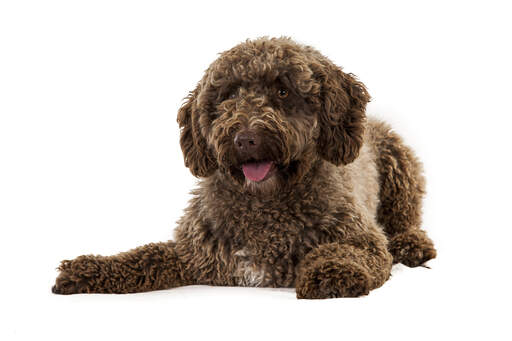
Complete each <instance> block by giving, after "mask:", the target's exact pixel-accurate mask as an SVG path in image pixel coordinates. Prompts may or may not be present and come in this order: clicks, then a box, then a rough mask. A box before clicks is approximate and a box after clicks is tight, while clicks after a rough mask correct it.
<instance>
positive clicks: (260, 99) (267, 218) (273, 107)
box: [53, 38, 436, 298]
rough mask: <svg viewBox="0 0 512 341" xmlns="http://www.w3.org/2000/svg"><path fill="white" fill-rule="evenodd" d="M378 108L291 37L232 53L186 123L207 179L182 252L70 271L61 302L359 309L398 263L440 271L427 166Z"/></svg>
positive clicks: (192, 208)
mask: <svg viewBox="0 0 512 341" xmlns="http://www.w3.org/2000/svg"><path fill="white" fill-rule="evenodd" d="M369 99H370V96H369V95H368V93H367V91H366V89H365V87H364V85H363V84H362V83H360V82H359V81H358V80H356V78H355V77H354V76H353V75H351V74H346V73H344V72H342V70H341V68H339V67H337V66H336V65H334V64H333V63H332V62H331V61H330V60H329V59H327V58H326V57H324V56H322V55H321V54H320V53H319V52H318V51H316V50H315V49H313V48H311V47H309V46H303V45H300V44H297V43H295V42H293V41H292V40H290V39H287V38H279V39H267V38H261V39H256V40H252V41H247V42H245V43H242V44H239V45H237V46H235V47H234V48H232V49H231V50H229V51H226V52H224V53H222V54H221V55H220V57H219V58H218V59H217V60H216V61H215V62H213V64H211V66H210V67H209V68H208V70H207V71H206V73H205V75H204V77H203V78H202V79H201V81H200V82H199V84H198V85H197V87H196V89H195V90H194V91H192V92H191V93H190V94H189V96H188V97H187V99H186V103H185V104H184V105H183V106H182V107H181V109H180V110H179V113H178V123H179V125H180V127H181V138H180V142H181V147H182V149H183V154H184V158H185V165H186V166H187V167H188V168H190V171H191V172H192V174H193V175H195V176H197V177H200V178H201V180H200V183H199V186H198V188H197V189H195V190H194V191H193V199H192V200H191V202H190V205H189V206H188V208H187V209H186V211H185V215H184V216H183V217H182V218H181V220H180V221H179V223H178V227H177V229H176V231H175V239H174V241H169V242H166V243H155V244H149V245H145V246H141V247H139V248H136V249H134V250H131V251H128V252H124V253H120V254H118V255H115V256H108V257H104V256H92V255H89V256H80V257H78V258H76V259H74V260H65V261H63V262H62V264H61V265H60V267H59V270H60V274H59V276H58V278H57V280H56V283H55V286H54V287H53V292H54V293H57V294H75V293H133V292H141V291H149V290H158V289H167V288H173V287H177V286H183V285H189V284H207V285H241V286H261V287H295V288H296V291H297V297H298V298H328V297H353V296H361V295H366V294H368V292H369V291H370V290H372V289H375V288H378V287H380V286H381V285H382V284H383V283H384V282H385V281H386V280H387V279H388V278H389V276H390V270H391V266H392V264H393V263H398V262H400V263H403V264H405V265H407V266H411V267H412V266H418V265H422V264H423V263H424V262H426V261H428V260H429V259H432V258H434V257H435V256H436V251H435V249H434V246H433V244H432V241H431V240H430V239H429V238H428V237H427V235H426V233H425V232H424V231H423V230H421V229H420V226H421V201H422V197H423V195H424V188H425V182H424V178H423V176H422V168H421V164H420V163H419V161H418V160H417V159H416V157H415V156H414V154H413V152H412V151H411V149H409V148H408V147H406V146H405V145H404V144H403V142H402V140H401V138H400V137H399V136H398V135H397V134H395V133H394V132H392V131H391V129H390V127H389V126H387V125H386V124H384V123H382V122H379V121H376V120H375V119H368V120H367V119H366V115H365V108H366V104H367V102H368V101H369Z"/></svg>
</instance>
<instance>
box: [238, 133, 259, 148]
mask: <svg viewBox="0 0 512 341" xmlns="http://www.w3.org/2000/svg"><path fill="white" fill-rule="evenodd" d="M260 142H261V140H260V136H259V135H258V134H256V133H255V132H254V131H251V130H243V131H241V132H239V133H237V134H236V136H235V147H236V149H237V150H238V151H239V152H244V153H251V152H254V151H255V150H257V149H258V147H259V145H260Z"/></svg>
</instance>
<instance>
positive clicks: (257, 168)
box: [242, 161, 272, 181]
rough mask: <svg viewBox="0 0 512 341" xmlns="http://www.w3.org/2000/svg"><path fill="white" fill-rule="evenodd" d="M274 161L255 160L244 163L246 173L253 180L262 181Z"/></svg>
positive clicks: (243, 167)
mask: <svg viewBox="0 0 512 341" xmlns="http://www.w3.org/2000/svg"><path fill="white" fill-rule="evenodd" d="M270 167H272V162H270V161H268V162H253V163H246V164H244V165H242V169H243V171H244V175H245V177H246V178H247V179H249V180H252V181H261V180H263V178H264V177H265V176H266V175H267V174H268V171H269V170H270Z"/></svg>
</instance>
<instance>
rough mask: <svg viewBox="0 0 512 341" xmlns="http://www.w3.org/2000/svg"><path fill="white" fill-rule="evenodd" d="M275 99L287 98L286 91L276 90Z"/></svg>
mask: <svg viewBox="0 0 512 341" xmlns="http://www.w3.org/2000/svg"><path fill="white" fill-rule="evenodd" d="M277 97H279V98H281V99H284V98H286V97H288V90H286V89H279V90H277Z"/></svg>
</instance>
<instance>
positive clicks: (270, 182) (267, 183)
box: [244, 169, 280, 195]
mask: <svg viewBox="0 0 512 341" xmlns="http://www.w3.org/2000/svg"><path fill="white" fill-rule="evenodd" d="M277 173H278V170H277V169H274V170H273V171H272V173H269V174H267V176H265V178H263V179H262V180H260V181H254V180H251V179H249V178H247V177H246V178H245V182H244V188H245V189H246V190H247V191H248V192H250V193H254V194H262V195H271V194H273V193H275V192H276V191H277V190H278V189H279V187H280V181H279V176H278V174H277Z"/></svg>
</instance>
